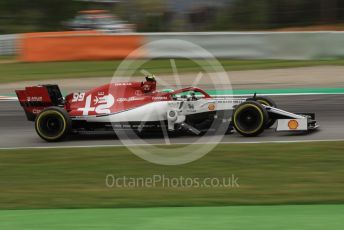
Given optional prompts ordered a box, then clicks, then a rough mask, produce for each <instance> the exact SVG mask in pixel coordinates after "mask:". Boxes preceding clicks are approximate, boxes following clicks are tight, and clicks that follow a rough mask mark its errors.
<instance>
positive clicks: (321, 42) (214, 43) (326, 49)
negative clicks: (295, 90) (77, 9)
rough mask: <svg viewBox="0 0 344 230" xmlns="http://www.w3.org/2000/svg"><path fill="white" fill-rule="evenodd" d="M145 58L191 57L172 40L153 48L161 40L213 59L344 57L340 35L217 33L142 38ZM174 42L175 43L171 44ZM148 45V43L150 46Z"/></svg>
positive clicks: (169, 34) (161, 35)
mask: <svg viewBox="0 0 344 230" xmlns="http://www.w3.org/2000/svg"><path fill="white" fill-rule="evenodd" d="M144 37H145V40H146V43H147V44H151V45H148V46H147V47H148V50H147V52H146V53H147V54H148V55H149V57H171V56H172V57H173V56H176V52H179V53H178V55H181V56H185V57H190V58H192V55H195V56H198V55H197V54H195V53H188V51H184V52H185V53H183V50H178V49H176V45H175V44H174V42H173V40H170V41H169V42H168V44H170V45H167V46H166V45H164V46H163V47H161V46H156V45H154V41H157V40H161V39H181V40H186V41H189V42H191V43H193V44H196V45H199V46H201V47H203V48H204V49H206V50H207V51H208V52H210V53H211V54H212V55H214V56H215V57H217V58H233V59H234V58H237V59H285V60H310V59H327V58H338V57H344V47H343V46H342V44H344V32H331V31H324V32H218V33H202V32H200V33H197V32H196V33H150V34H145V36H144ZM175 41H176V40H175ZM150 42H152V43H150Z"/></svg>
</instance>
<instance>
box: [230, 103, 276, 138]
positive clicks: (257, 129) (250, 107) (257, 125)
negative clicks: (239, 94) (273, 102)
mask: <svg viewBox="0 0 344 230" xmlns="http://www.w3.org/2000/svg"><path fill="white" fill-rule="evenodd" d="M268 120H269V115H268V113H267V111H266V110H265V108H264V107H263V106H262V105H261V104H260V103H259V102H256V101H246V102H243V103H241V104H240V105H238V106H237V107H236V108H235V110H234V112H233V118H232V121H233V122H232V123H233V126H234V128H235V130H236V131H237V132H238V133H240V134H241V135H243V136H245V137H254V136H258V135H259V134H261V133H262V132H263V131H264V129H265V127H266V123H267V121H268Z"/></svg>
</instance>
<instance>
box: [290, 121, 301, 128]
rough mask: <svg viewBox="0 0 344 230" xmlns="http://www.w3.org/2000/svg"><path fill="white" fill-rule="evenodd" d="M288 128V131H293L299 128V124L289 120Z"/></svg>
mask: <svg viewBox="0 0 344 230" xmlns="http://www.w3.org/2000/svg"><path fill="white" fill-rule="evenodd" d="M288 127H289V129H293V130H295V129H297V128H298V127H299V122H297V120H290V121H289V122H288Z"/></svg>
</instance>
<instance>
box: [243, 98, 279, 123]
mask: <svg viewBox="0 0 344 230" xmlns="http://www.w3.org/2000/svg"><path fill="white" fill-rule="evenodd" d="M247 101H257V102H259V103H260V104H262V105H267V106H270V107H273V108H277V104H276V102H275V101H274V100H272V99H271V98H270V97H255V98H248V99H247ZM275 122H276V119H275V118H271V117H269V120H268V121H267V122H266V125H265V128H266V129H269V128H271V127H272V126H273V125H274V124H275Z"/></svg>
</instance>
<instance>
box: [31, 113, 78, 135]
mask: <svg viewBox="0 0 344 230" xmlns="http://www.w3.org/2000/svg"><path fill="white" fill-rule="evenodd" d="M71 127H72V121H71V119H70V117H69V114H68V113H67V111H66V110H64V109H62V108H60V107H55V106H52V107H48V108H46V109H44V110H43V111H42V112H41V113H40V114H38V116H37V117H36V120H35V129H36V132H37V134H38V136H40V137H41V138H42V139H43V140H46V141H49V142H54V141H60V140H62V139H63V138H65V137H66V136H67V135H68V134H69V132H70V130H71Z"/></svg>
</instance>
